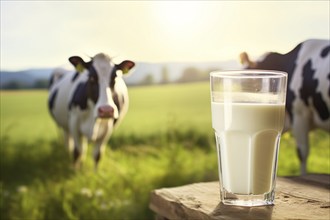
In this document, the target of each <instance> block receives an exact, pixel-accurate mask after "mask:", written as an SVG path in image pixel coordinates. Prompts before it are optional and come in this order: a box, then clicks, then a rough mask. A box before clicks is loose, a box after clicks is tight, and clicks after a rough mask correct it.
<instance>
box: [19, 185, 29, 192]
mask: <svg viewBox="0 0 330 220" xmlns="http://www.w3.org/2000/svg"><path fill="white" fill-rule="evenodd" d="M27 191H28V188H27V186H24V185H22V186H19V187H17V192H19V193H26V192H27Z"/></svg>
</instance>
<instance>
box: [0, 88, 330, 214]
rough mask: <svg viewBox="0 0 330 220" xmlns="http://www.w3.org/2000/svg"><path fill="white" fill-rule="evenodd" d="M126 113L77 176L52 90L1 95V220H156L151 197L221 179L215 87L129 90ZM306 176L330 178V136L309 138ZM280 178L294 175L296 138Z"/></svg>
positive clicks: (287, 143)
mask: <svg viewBox="0 0 330 220" xmlns="http://www.w3.org/2000/svg"><path fill="white" fill-rule="evenodd" d="M129 96H130V108H129V112H128V114H127V116H126V118H124V120H123V122H122V124H121V125H120V126H119V127H118V129H117V130H116V131H115V132H114V134H113V136H112V137H111V139H110V140H109V142H108V146H107V149H106V152H105V156H104V157H103V158H102V160H101V164H100V166H99V169H98V172H94V169H93V161H92V151H91V150H92V146H90V147H89V152H88V155H87V158H86V161H85V163H84V166H83V167H82V169H81V170H74V169H73V168H72V164H71V161H70V155H68V153H67V151H66V149H65V147H64V146H63V142H62V139H61V133H60V132H59V130H58V129H57V127H56V126H55V124H54V122H53V121H52V119H51V117H50V116H49V113H48V110H47V91H45V90H33V91H32V90H27V91H1V96H0V98H1V100H0V101H1V103H0V104H1V109H0V110H1V112H0V114H1V122H0V123H1V127H0V128H1V134H0V138H1V139H0V141H1V142H0V144H1V147H0V156H1V160H0V165H1V179H0V187H1V191H0V197H1V203H0V210H1V219H5V220H7V219H8V220H11V219H31V220H37V219H49V220H53V219H54V220H55V219H63V220H64V219H74V220H75V219H88V220H91V219H154V215H153V213H152V212H151V211H150V210H149V208H148V202H149V194H150V192H151V191H152V190H153V189H157V188H162V187H172V186H179V185H183V184H189V183H194V182H203V181H216V180H217V179H218V174H217V172H218V170H217V159H216V152H215V151H216V150H215V141H214V137H213V130H212V127H211V110H210V94H209V84H208V83H207V82H202V83H189V84H169V85H162V86H146V87H142V86H141V87H130V88H129ZM310 138H311V139H310V143H311V149H310V156H309V159H308V172H311V173H327V174H329V173H330V161H329V157H330V152H329V151H330V149H329V143H330V140H329V134H328V133H326V132H323V131H320V130H317V131H314V132H311V134H310ZM278 164H279V165H278V175H280V176H288V175H298V174H299V160H298V157H297V154H296V147H295V142H294V139H293V138H292V135H291V133H286V134H284V135H283V136H282V139H281V146H280V154H279V163H278Z"/></svg>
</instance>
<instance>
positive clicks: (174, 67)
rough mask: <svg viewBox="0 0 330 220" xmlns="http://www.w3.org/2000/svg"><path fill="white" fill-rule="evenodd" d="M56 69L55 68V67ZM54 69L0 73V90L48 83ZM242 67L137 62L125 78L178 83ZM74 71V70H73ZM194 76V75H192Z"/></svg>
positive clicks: (230, 63) (229, 63)
mask: <svg viewBox="0 0 330 220" xmlns="http://www.w3.org/2000/svg"><path fill="white" fill-rule="evenodd" d="M54 68H55V67H54ZM54 68H41V69H28V70H22V71H5V70H4V71H2V70H1V71H0V89H3V88H6V85H8V84H9V83H16V84H19V85H20V86H21V87H22V88H30V87H33V86H34V85H35V84H36V82H37V81H48V79H49V77H50V75H51V72H52V70H53V69H54ZM239 68H240V65H239V64H238V63H237V62H236V61H233V60H229V61H223V62H201V63H197V62H167V63H165V62H164V63H147V62H137V63H136V66H135V67H134V70H133V72H132V73H130V74H129V75H127V76H125V77H124V80H125V82H126V83H127V84H128V85H139V84H143V83H145V82H146V81H145V80H146V78H147V77H149V80H152V81H150V82H149V83H153V84H154V83H155V84H156V83H161V82H162V80H163V78H164V74H166V77H167V80H168V83H171V82H176V81H177V80H179V79H180V77H182V75H183V73H184V72H186V74H187V71H188V75H189V70H195V71H199V72H203V73H208V72H209V71H211V70H229V69H239ZM72 70H73V69H72ZM192 75H193V74H192Z"/></svg>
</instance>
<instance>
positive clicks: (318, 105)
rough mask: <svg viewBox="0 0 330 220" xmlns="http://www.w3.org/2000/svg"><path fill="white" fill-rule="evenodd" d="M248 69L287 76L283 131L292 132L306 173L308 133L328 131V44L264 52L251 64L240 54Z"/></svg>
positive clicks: (309, 43) (316, 42) (321, 42)
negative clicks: (314, 130) (280, 52)
mask: <svg viewBox="0 0 330 220" xmlns="http://www.w3.org/2000/svg"><path fill="white" fill-rule="evenodd" d="M240 58H241V63H242V64H243V65H244V67H245V68H247V69H266V70H280V71H285V72H287V73H288V88H287V98H286V116H287V117H286V122H285V129H284V131H287V130H288V129H292V133H293V135H294V137H295V139H296V143H297V146H298V148H297V149H298V156H299V159H300V161H301V174H306V162H307V157H308V153H309V139H308V133H309V131H310V130H312V129H314V128H321V129H324V130H326V131H330V41H329V40H314V39H313V40H307V41H304V42H302V43H300V44H299V45H297V46H296V47H295V48H294V49H293V50H292V51H290V52H288V53H286V54H279V53H275V52H271V53H266V54H265V55H264V56H262V57H261V58H259V60H258V61H256V62H254V61H251V60H250V59H249V56H248V55H247V53H245V52H243V53H241V55H240Z"/></svg>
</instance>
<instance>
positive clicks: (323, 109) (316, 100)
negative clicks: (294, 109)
mask: <svg viewBox="0 0 330 220" xmlns="http://www.w3.org/2000/svg"><path fill="white" fill-rule="evenodd" d="M313 104H314V106H315V108H316V110H317V112H318V113H319V116H320V118H321V119H322V120H327V119H328V118H329V117H330V113H329V110H328V107H327V105H326V103H325V102H324V100H323V99H322V95H321V93H316V94H314V96H313Z"/></svg>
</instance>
